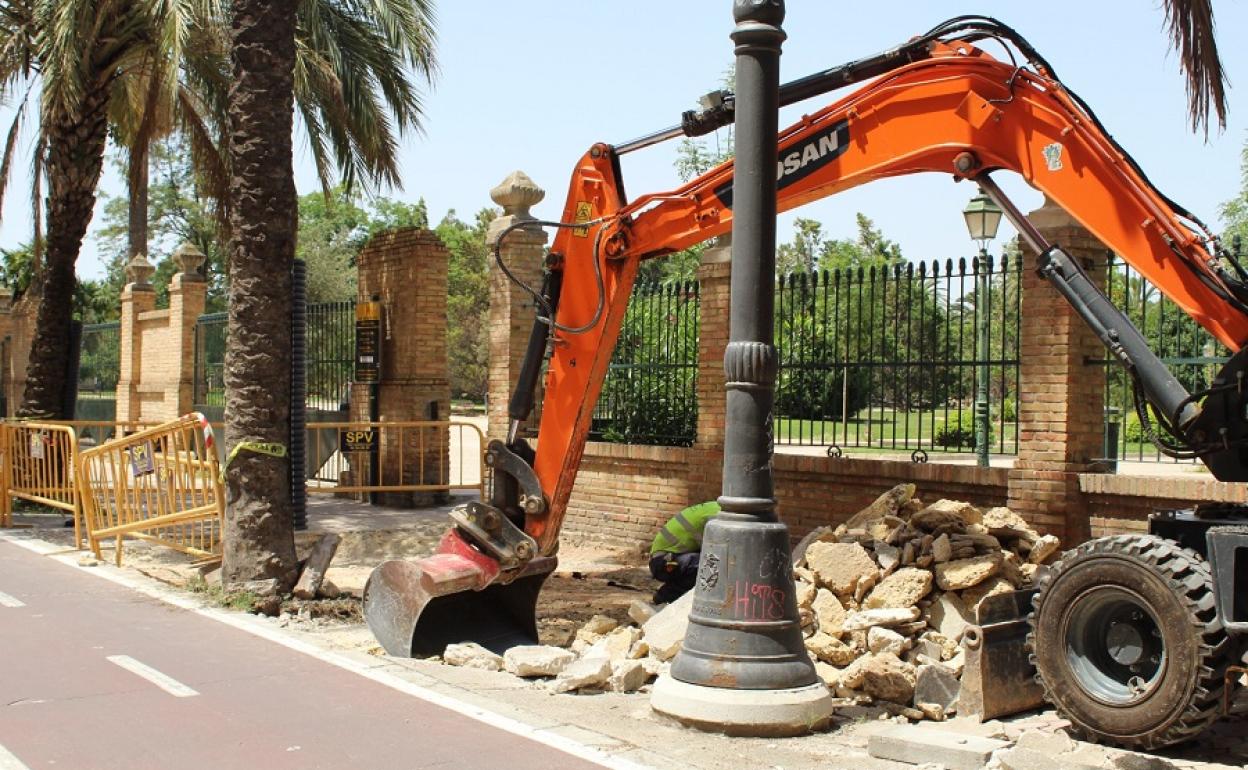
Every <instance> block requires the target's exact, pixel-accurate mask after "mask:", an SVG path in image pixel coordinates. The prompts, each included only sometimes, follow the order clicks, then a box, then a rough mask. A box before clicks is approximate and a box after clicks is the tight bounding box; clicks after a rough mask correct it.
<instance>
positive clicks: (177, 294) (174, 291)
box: [165, 243, 208, 416]
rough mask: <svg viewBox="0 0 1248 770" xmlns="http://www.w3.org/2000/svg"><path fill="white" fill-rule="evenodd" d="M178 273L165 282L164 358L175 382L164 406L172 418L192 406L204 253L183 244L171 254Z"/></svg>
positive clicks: (204, 285) (203, 301)
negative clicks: (166, 335) (173, 371)
mask: <svg viewBox="0 0 1248 770" xmlns="http://www.w3.org/2000/svg"><path fill="white" fill-rule="evenodd" d="M173 258H174V260H175V261H176V262H177V263H178V265H179V267H181V268H182V269H181V272H179V273H178V274H177V275H175V276H174V277H173V280H172V281H170V282H169V330H170V335H169V340H170V342H171V343H172V350H170V351H168V355H170V356H172V359H173V361H174V362H175V366H176V367H177V369H176V376H177V379H176V381H173V382H170V383H169V387H168V389H167V391H166V393H165V404H166V405H167V406H172V407H174V416H180V415H184V414H186V413H187V412H190V411H191V409H192V408H194V403H195V325H196V324H197V323H198V322H199V317H200V316H201V315H203V313H204V306H205V304H206V303H207V300H208V282H207V281H205V280H204V278H203V276H201V275H200V274H199V266H200V265H202V264H203V263H204V260H205V259H206V257H204V253H203V252H202V251H200V250H199V249H197V248H195V246H194V245H192V244H190V243H184V244H182V245H181V246H179V247H178V249H177V251H175V252H174V253H173Z"/></svg>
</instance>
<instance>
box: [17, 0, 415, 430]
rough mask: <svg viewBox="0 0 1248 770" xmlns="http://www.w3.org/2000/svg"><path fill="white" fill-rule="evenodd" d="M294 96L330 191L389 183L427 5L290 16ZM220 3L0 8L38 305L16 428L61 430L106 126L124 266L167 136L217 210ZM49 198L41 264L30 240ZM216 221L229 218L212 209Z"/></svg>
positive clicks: (140, 239) (114, 1) (383, 0)
mask: <svg viewBox="0 0 1248 770" xmlns="http://www.w3.org/2000/svg"><path fill="white" fill-rule="evenodd" d="M292 6H293V8H294V9H295V12H296V13H297V25H298V26H297V35H296V58H295V64H294V67H293V86H294V90H295V94H296V96H297V98H298V110H299V114H300V117H301V122H302V124H303V126H304V128H305V131H306V133H307V137H308V146H309V147H310V148H311V151H312V155H313V158H314V160H315V162H316V167H317V170H318V172H319V174H320V177H321V180H322V182H323V183H324V184H325V186H326V187H327V188H328V187H330V186H332V184H333V182H334V176H335V172H336V173H337V174H338V175H339V176H340V177H341V179H342V180H343V181H344V182H346V183H347V184H355V183H361V184H394V183H397V181H398V176H399V174H398V167H397V158H396V151H397V146H398V140H397V136H398V134H400V133H402V132H403V131H405V130H407V129H416V128H419V122H420V117H421V105H420V99H419V94H418V91H417V88H416V85H415V83H414V79H413V78H412V77H411V75H412V73H413V72H414V73H416V74H418V75H421V76H423V77H424V78H425V79H426V80H428V79H429V78H430V77H431V76H432V75H433V73H434V72H435V70H436V65H435V63H434V59H433V32H432V10H431V7H430V4H429V2H428V0H375V1H374V2H371V3H368V4H358V3H345V2H342V0H298V1H297V2H295V3H292ZM226 11H227V9H226V4H225V2H224V0H9V1H8V2H6V3H4V4H3V5H0V99H2V98H14V99H16V100H17V101H18V103H19V109H18V111H17V118H16V119H15V120H14V123H13V125H12V126H11V128H10V131H9V133H8V137H7V141H6V142H5V145H4V153H3V159H2V160H0V194H2V193H3V190H4V186H5V182H6V180H7V178H8V171H9V169H10V167H11V162H12V159H13V156H14V149H15V146H16V144H17V137H18V135H19V133H20V127H21V124H22V121H23V119H24V118H25V117H26V114H27V111H28V110H29V109H30V108H31V105H32V103H35V102H37V103H38V113H39V125H40V130H39V133H38V140H37V141H36V143H35V152H34V167H35V168H34V170H35V175H34V178H35V180H36V183H35V185H33V189H32V194H33V198H34V205H33V208H34V215H35V217H34V218H35V223H36V234H35V235H36V237H35V252H36V274H37V276H38V279H39V280H38V281H37V282H36V288H37V289H41V290H42V297H43V301H42V302H41V303H40V308H39V315H38V327H37V332H36V339H35V340H34V351H35V352H34V353H32V356H31V359H30V368H29V370H28V372H27V392H26V397H25V399H24V403H23V407H22V411H23V413H25V414H31V415H36V414H45V415H47V414H59V413H61V412H62V410H63V407H62V403H63V401H64V397H63V394H64V392H65V390H66V385H67V383H66V377H65V368H66V367H65V361H66V358H67V351H68V342H69V322H70V317H71V313H72V302H71V301H70V298H71V297H72V293H73V284H74V264H75V262H76V260H77V255H78V251H79V248H80V247H81V243H82V238H83V235H84V234H85V232H86V228H87V225H88V223H89V222H90V217H91V212H92V209H93V208H94V203H95V188H96V185H97V183H98V181H99V176H100V170H101V168H102V165H103V155H104V151H105V147H106V142H107V133H108V129H109V127H110V126H111V127H112V128H113V130H114V132H115V136H116V137H117V139H118V140H119V141H120V142H121V143H122V144H123V146H125V147H127V148H128V149H129V151H130V156H131V158H130V160H131V173H130V181H131V183H132V187H133V191H134V195H133V198H132V202H131V203H132V207H131V212H132V217H131V233H132V244H133V245H132V250H134V249H136V248H137V249H141V250H144V251H145V250H146V247H145V244H144V241H145V240H146V205H145V203H144V197H145V196H144V195H143V188H144V187H145V180H146V173H145V171H146V165H147V164H146V156H147V147H148V145H149V143H150V141H151V140H152V139H153V138H155V137H158V136H160V135H161V134H162V133H166V132H168V131H171V130H174V129H177V130H180V131H182V132H183V133H184V134H185V135H186V136H187V137H188V140H189V144H190V146H191V154H192V156H193V159H194V162H195V167H196V169H197V176H198V181H199V182H200V183H201V185H202V186H203V189H204V191H205V192H206V194H208V195H209V196H210V197H212V198H214V199H215V200H217V201H219V202H221V203H225V202H226V201H227V196H226V188H227V182H228V180H229V177H230V173H229V161H230V155H229V153H228V151H227V149H226V145H227V144H228V141H227V140H228V131H227V129H226V126H227V104H228V94H229V89H230V85H231V78H230V59H229V56H230V54H229V52H230V36H229V29H228V26H227V21H226V18H227V13H226ZM44 179H46V185H47V192H48V198H47V204H46V205H47V228H48V236H47V248H46V251H45V250H44V249H43V239H42V238H41V237H40V235H41V234H40V232H39V229H40V228H39V225H40V224H41V221H40V214H41V209H42V206H41V205H40V203H41V202H40V201H39V198H40V197H41V195H42V187H41V185H42V182H43V180H44ZM221 215H222V219H223V221H224V220H225V219H226V218H227V216H228V209H227V207H226V206H222V209H221Z"/></svg>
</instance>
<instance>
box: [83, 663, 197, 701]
mask: <svg viewBox="0 0 1248 770" xmlns="http://www.w3.org/2000/svg"><path fill="white" fill-rule="evenodd" d="M106 660H107V661H108V662H109V663H116V664H117V665H118V666H121V667H122V668H124V669H125V670H127V671H129V672H130V673H132V674H137V675H138V676H141V677H143V678H144V679H146V680H147V681H149V682H151V683H152V684H154V685H156V686H157V687H159V688H160V689H162V690H164V691H165V692H167V693H169V694H170V695H173V696H174V697H177V698H190V697H193V696H196V695H199V693H198V692H196V691H194V690H192V689H191V688H189V687H187V686H186V685H184V684H182V683H181V682H179V681H178V680H176V679H174V678H173V677H171V676H169V675H168V674H162V673H160V672H159V671H157V670H156V669H154V668H152V667H151V666H149V665H147V664H146V663H140V662H139V661H137V660H135V659H134V658H132V657H130V656H129V655H109V656H108V657H107V658H106Z"/></svg>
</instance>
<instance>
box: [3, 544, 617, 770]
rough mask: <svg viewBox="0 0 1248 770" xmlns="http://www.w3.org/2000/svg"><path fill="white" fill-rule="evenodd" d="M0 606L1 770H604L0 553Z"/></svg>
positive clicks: (224, 629) (106, 586)
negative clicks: (434, 769)
mask: <svg viewBox="0 0 1248 770" xmlns="http://www.w3.org/2000/svg"><path fill="white" fill-rule="evenodd" d="M0 599H3V601H0V767H2V768H4V769H5V770H10V768H13V767H22V766H25V767H29V768H36V767H48V766H53V765H54V766H55V767H57V768H128V769H136V768H174V767H177V768H214V769H223V768H261V767H263V768H266V770H267V769H269V768H432V767H437V768H465V769H468V768H485V767H506V768H509V769H510V768H532V769H533V770H545V769H546V768H589V767H595V766H598V765H597V764H595V763H593V762H588V761H585V760H583V759H578V758H576V757H574V756H572V755H570V754H567V753H564V752H562V751H559V750H558V749H555V748H552V747H550V746H548V745H542V744H540V743H538V742H536V741H533V740H530V739H527V738H524V737H521V736H518V735H515V734H512V733H509V732H506V731H504V730H501V729H498V728H497V727H491V726H489V725H487V724H484V723H483V722H481V721H477V720H474V719H472V718H470V717H467V716H464V715H462V714H459V713H455V712H454V711H451V710H448V709H446V708H442V707H440V706H438V705H434V704H432V703H429V702H427V701H424V700H421V699H418V698H414V697H411V696H410V695H407V694H404V693H403V692H400V691H397V690H395V689H393V688H391V687H387V686H384V685H382V684H379V683H377V682H375V681H370V680H369V679H368V678H365V677H361V676H358V675H357V674H354V673H352V672H350V671H346V670H343V669H342V668H340V667H336V666H333V665H330V664H328V663H325V662H323V661H321V660H317V659H316V658H314V657H311V656H308V655H302V654H299V653H297V652H294V651H292V650H290V649H288V648H286V647H283V646H280V645H278V644H274V643H272V642H269V641H265V640H264V639H261V638H257V637H256V636H253V635H251V634H248V633H245V632H243V631H240V630H238V629H236V628H231V627H230V626H229V625H225V624H223V623H220V622H216V621H214V620H212V619H210V618H206V617H202V616H201V615H198V614H196V613H194V612H189V611H186V610H183V609H177V608H174V607H171V606H169V605H168V604H165V603H162V602H160V601H158V600H156V599H153V598H150V597H148V596H144V595H142V594H139V593H136V592H135V591H132V590H130V589H127V588H125V587H123V586H119V585H115V584H113V583H110V582H107V581H105V580H100V579H98V578H96V577H94V576H92V575H88V574H85V573H84V572H83V571H82V570H76V569H73V568H71V567H68V566H65V565H64V564H62V563H59V562H58V561H56V560H53V559H49V558H46V557H42V556H40V555H38V554H35V553H31V552H30V551H27V550H24V549H22V548H20V547H18V546H16V545H14V544H12V543H8V542H3V541H0ZM5 750H7V752H8V754H9V755H11V756H10V757H7V758H6V756H5ZM14 757H15V759H13V758H14ZM14 762H20V763H21V764H16V765H15V764H13V763H14Z"/></svg>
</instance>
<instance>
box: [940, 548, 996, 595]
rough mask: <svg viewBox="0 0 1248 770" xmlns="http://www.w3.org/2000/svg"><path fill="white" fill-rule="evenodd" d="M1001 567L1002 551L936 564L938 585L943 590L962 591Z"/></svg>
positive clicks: (982, 580) (991, 574) (977, 583)
mask: <svg viewBox="0 0 1248 770" xmlns="http://www.w3.org/2000/svg"><path fill="white" fill-rule="evenodd" d="M999 569H1001V553H1000V552H999V551H998V552H996V553H989V554H984V555H983V556H973V557H971V558H969V559H957V560H955V561H950V562H945V563H944V564H937V565H936V585H938V586H940V589H941V590H942V591H962V590H964V589H967V588H970V587H971V586H976V585H979V584H980V583H982V582H984V581H985V580H987V579H988V578H990V577H992V576H993V575H995V574H997V571H998V570H999Z"/></svg>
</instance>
